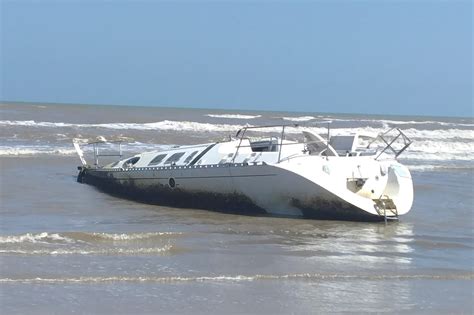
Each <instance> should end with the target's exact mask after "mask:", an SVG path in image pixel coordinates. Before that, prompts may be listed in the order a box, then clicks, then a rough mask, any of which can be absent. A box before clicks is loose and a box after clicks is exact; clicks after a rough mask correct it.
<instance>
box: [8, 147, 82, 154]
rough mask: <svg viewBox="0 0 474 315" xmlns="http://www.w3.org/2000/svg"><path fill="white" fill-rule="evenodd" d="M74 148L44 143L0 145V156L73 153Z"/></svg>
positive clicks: (74, 151) (74, 152)
mask: <svg viewBox="0 0 474 315" xmlns="http://www.w3.org/2000/svg"><path fill="white" fill-rule="evenodd" d="M75 154H76V150H74V148H71V147H60V148H58V147H54V146H46V145H39V146H38V145H36V146H35V145H26V146H25V145H17V146H4V145H0V156H22V155H75Z"/></svg>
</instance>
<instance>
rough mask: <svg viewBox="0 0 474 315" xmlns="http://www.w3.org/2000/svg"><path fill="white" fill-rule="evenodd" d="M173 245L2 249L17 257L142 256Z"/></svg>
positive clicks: (0, 251)
mask: <svg viewBox="0 0 474 315" xmlns="http://www.w3.org/2000/svg"><path fill="white" fill-rule="evenodd" d="M172 248H173V246H172V245H165V246H164V247H152V248H106V249H36V250H24V249H1V250H0V253H2V254H15V255H53V256H58V255H140V254H161V253H165V252H167V251H170V250H171V249H172Z"/></svg>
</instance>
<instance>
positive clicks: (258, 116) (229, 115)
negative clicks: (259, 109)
mask: <svg viewBox="0 0 474 315" xmlns="http://www.w3.org/2000/svg"><path fill="white" fill-rule="evenodd" d="M206 116H207V117H212V118H226V119H255V118H260V117H262V115H242V114H207V115H206Z"/></svg>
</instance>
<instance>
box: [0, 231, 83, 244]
mask: <svg viewBox="0 0 474 315" xmlns="http://www.w3.org/2000/svg"><path fill="white" fill-rule="evenodd" d="M51 242H66V243H73V242H74V240H73V239H70V238H68V237H65V236H62V235H59V234H56V233H53V234H50V233H48V232H42V233H38V234H32V233H26V234H22V235H6V236H0V244H12V243H51Z"/></svg>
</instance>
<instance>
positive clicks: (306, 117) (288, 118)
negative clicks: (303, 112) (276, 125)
mask: <svg viewBox="0 0 474 315" xmlns="http://www.w3.org/2000/svg"><path fill="white" fill-rule="evenodd" d="M281 119H283V120H287V121H310V120H313V119H316V117H313V116H300V117H281Z"/></svg>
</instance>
